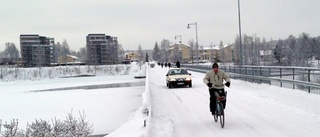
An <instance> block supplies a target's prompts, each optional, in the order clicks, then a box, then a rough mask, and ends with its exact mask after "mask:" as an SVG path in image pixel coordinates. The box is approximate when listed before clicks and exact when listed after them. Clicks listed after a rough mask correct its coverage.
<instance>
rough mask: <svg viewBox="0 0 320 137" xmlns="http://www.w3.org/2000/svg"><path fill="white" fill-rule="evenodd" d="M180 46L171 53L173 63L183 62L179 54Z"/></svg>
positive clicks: (176, 46)
mask: <svg viewBox="0 0 320 137" xmlns="http://www.w3.org/2000/svg"><path fill="white" fill-rule="evenodd" d="M179 46H180V45H175V46H174V47H173V49H172V50H173V52H171V53H172V54H171V55H170V60H171V61H172V62H177V61H180V62H181V60H182V57H181V56H180V53H179Z"/></svg>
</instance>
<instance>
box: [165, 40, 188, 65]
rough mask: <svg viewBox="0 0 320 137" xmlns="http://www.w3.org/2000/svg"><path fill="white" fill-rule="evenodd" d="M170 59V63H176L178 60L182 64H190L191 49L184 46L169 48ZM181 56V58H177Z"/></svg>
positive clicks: (177, 45)
mask: <svg viewBox="0 0 320 137" xmlns="http://www.w3.org/2000/svg"><path fill="white" fill-rule="evenodd" d="M169 53H170V56H169V59H170V62H176V61H177V59H178V60H179V61H180V62H188V61H190V60H191V56H190V55H191V54H190V47H188V46H187V45H184V44H174V45H171V46H170V47H169ZM175 56H179V57H175Z"/></svg>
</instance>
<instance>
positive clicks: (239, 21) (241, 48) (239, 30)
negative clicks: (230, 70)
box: [238, 0, 242, 67]
mask: <svg viewBox="0 0 320 137" xmlns="http://www.w3.org/2000/svg"><path fill="white" fill-rule="evenodd" d="M238 16H239V39H240V67H242V40H241V19H240V0H238Z"/></svg>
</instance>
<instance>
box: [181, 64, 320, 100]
mask: <svg viewBox="0 0 320 137" xmlns="http://www.w3.org/2000/svg"><path fill="white" fill-rule="evenodd" d="M182 66H183V67H185V68H188V69H190V70H193V71H198V72H204V73H205V72H207V71H208V70H211V67H212V66H211V65H201V64H200V65H195V64H183V65H182ZM219 68H220V69H222V70H224V71H226V72H228V73H229V74H230V76H231V77H232V78H234V79H241V80H245V81H249V82H255V83H266V84H271V85H278V86H280V87H286V88H293V89H300V90H303V91H307V92H309V93H317V94H320V69H319V68H311V67H288V66H247V65H246V66H242V67H240V66H236V65H229V66H225V65H220V66H219Z"/></svg>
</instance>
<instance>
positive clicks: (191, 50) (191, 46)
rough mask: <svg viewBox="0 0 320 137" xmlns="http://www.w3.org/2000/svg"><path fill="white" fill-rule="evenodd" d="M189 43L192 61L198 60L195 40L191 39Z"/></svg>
mask: <svg viewBox="0 0 320 137" xmlns="http://www.w3.org/2000/svg"><path fill="white" fill-rule="evenodd" d="M189 45H190V54H191V55H190V57H191V61H192V62H194V61H196V59H195V58H194V56H196V55H197V54H196V53H195V52H194V51H195V43H194V41H193V40H189Z"/></svg>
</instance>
